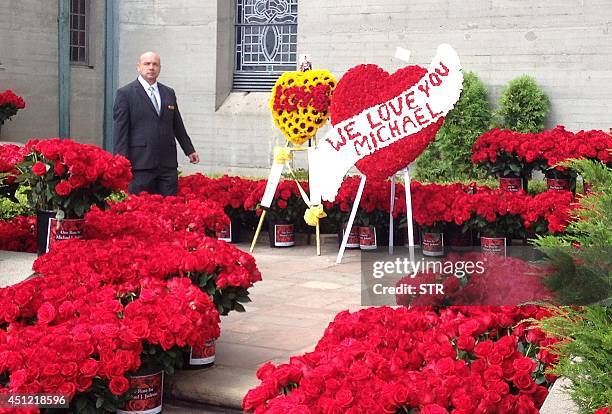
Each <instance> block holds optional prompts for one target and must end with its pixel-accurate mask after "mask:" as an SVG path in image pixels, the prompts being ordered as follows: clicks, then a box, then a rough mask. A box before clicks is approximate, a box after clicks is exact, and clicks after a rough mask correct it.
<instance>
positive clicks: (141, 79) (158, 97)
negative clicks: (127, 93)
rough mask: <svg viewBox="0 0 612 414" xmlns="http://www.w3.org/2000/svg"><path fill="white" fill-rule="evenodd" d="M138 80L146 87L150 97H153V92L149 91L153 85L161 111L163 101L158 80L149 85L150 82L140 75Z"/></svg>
mask: <svg viewBox="0 0 612 414" xmlns="http://www.w3.org/2000/svg"><path fill="white" fill-rule="evenodd" d="M138 82H140V84H141V85H142V87H143V88H144V90H145V92H146V93H147V96H148V97H149V99H150V98H151V92H149V88H150V87H151V86H152V87H153V94H154V95H155V99H157V104H158V105H159V110H160V111H161V105H162V102H161V96H160V95H159V88H158V87H157V82H155V83H154V84H153V85H149V82H147V81H146V80H144V78H143V77H142V76H140V75H138Z"/></svg>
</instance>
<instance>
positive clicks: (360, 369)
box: [242, 306, 555, 414]
mask: <svg viewBox="0 0 612 414" xmlns="http://www.w3.org/2000/svg"><path fill="white" fill-rule="evenodd" d="M545 315H546V313H545V311H544V310H542V309H540V308H537V307H535V306H525V307H520V308H519V307H450V308H447V309H443V310H439V311H435V310H433V309H431V308H428V307H416V308H412V309H407V308H399V309H392V308H389V307H373V308H368V309H364V310H361V311H359V312H355V313H349V312H348V311H345V312H341V313H339V314H338V315H337V316H336V318H335V319H334V321H333V322H332V323H331V324H330V325H329V327H328V328H327V329H326V331H325V333H324V334H323V337H322V338H321V339H320V340H319V342H318V344H317V346H316V348H315V350H314V351H313V352H309V353H306V354H304V355H299V356H294V357H291V358H290V360H289V362H288V363H285V364H280V365H274V364H272V363H266V364H264V365H262V366H261V367H260V368H259V370H258V371H257V378H258V379H259V380H260V381H261V383H260V385H259V386H257V387H255V388H253V389H251V390H250V391H249V392H248V393H247V394H246V396H245V397H244V399H243V402H242V408H243V409H244V411H245V412H254V413H265V412H269V413H287V414H289V413H310V412H329V413H407V412H415V413H416V412H418V413H421V414H442V413H449V412H453V413H456V414H459V413H461V414H464V413H465V414H467V413H475V412H499V413H517V414H518V413H521V414H537V413H538V412H539V411H538V409H539V407H540V406H541V405H542V403H543V402H544V399H545V398H546V396H547V394H548V389H547V385H548V384H549V383H550V382H552V381H554V380H555V377H553V376H550V375H546V374H545V370H546V368H547V367H548V366H550V364H551V363H553V362H554V361H555V358H554V356H551V355H550V354H549V353H548V352H547V351H546V350H545V347H546V346H548V345H550V344H551V343H553V342H554V340H552V339H550V338H547V337H546V336H545V335H544V333H543V332H542V331H540V330H538V329H530V328H531V327H530V326H529V325H528V324H526V323H524V322H521V321H522V320H523V319H525V318H529V317H533V318H536V319H540V318H542V317H543V316H545Z"/></svg>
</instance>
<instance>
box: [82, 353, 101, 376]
mask: <svg viewBox="0 0 612 414" xmlns="http://www.w3.org/2000/svg"><path fill="white" fill-rule="evenodd" d="M99 365H100V363H99V362H98V361H96V360H95V359H91V358H90V359H88V360H86V361H85V362H83V363H82V364H81V368H80V371H81V373H82V374H83V375H84V376H86V377H90V378H91V377H93V376H95V375H96V374H97V373H98V367H99Z"/></svg>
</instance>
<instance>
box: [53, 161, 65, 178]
mask: <svg viewBox="0 0 612 414" xmlns="http://www.w3.org/2000/svg"><path fill="white" fill-rule="evenodd" d="M66 170H67V168H66V164H64V163H63V162H58V163H55V165H54V166H53V172H54V173H55V175H57V176H60V177H61V176H62V175H64V173H66Z"/></svg>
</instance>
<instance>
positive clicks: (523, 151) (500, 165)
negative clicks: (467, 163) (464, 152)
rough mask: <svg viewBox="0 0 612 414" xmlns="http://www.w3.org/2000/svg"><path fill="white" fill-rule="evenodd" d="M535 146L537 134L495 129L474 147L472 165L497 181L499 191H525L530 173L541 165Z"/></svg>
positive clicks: (482, 137)
mask: <svg viewBox="0 0 612 414" xmlns="http://www.w3.org/2000/svg"><path fill="white" fill-rule="evenodd" d="M536 143H537V134H534V133H520V132H514V131H510V130H503V129H498V128H494V129H492V130H490V131H488V132H486V133H484V134H483V135H481V136H480V137H479V138H478V139H477V140H476V142H475V143H474V145H473V147H472V162H473V163H475V164H479V165H480V166H482V167H483V168H484V169H485V170H486V171H487V172H488V173H489V174H491V175H494V176H497V177H499V186H500V188H501V189H503V190H505V191H509V192H517V191H520V190H521V189H522V190H524V191H527V183H528V180H529V178H531V173H532V172H533V171H534V170H536V169H540V168H541V165H542V163H543V160H542V159H541V157H540V155H541V153H540V152H539V148H538V147H537V145H536Z"/></svg>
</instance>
